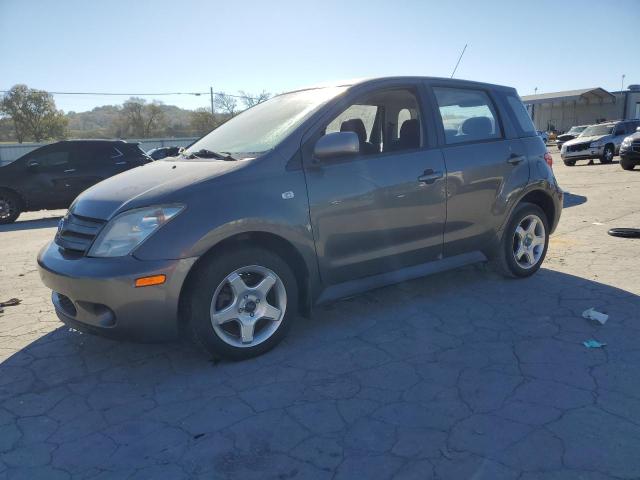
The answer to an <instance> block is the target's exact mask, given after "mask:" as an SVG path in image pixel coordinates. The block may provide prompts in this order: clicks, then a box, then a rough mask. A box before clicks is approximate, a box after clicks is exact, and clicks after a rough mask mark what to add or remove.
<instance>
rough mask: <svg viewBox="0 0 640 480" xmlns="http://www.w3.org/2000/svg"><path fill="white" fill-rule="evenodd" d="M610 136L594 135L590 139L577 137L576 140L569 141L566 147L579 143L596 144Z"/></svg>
mask: <svg viewBox="0 0 640 480" xmlns="http://www.w3.org/2000/svg"><path fill="white" fill-rule="evenodd" d="M608 136H609V135H593V136H590V137H577V138H574V139H573V140H569V141H568V142H566V143H565V145H567V146H569V145H575V144H577V143H587V142H588V143H591V142H596V141H598V140H602V139H603V138H605V137H608Z"/></svg>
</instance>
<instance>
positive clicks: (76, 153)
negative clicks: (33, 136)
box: [0, 140, 151, 224]
mask: <svg viewBox="0 0 640 480" xmlns="http://www.w3.org/2000/svg"><path fill="white" fill-rule="evenodd" d="M150 161H151V159H150V158H149V157H148V156H147V155H146V154H145V153H144V152H143V151H142V150H141V149H140V147H138V144H136V143H127V142H124V141H122V140H68V141H62V142H57V143H52V144H50V145H45V146H44V147H40V148H37V149H36V150H33V151H31V152H29V153H27V154H26V155H24V156H22V157H20V158H19V159H18V160H16V161H15V162H12V163H10V164H8V165H5V166H4V167H2V168H0V224H3V223H11V222H14V221H15V220H16V219H17V218H18V216H19V215H20V213H21V212H27V211H33V210H42V209H45V208H67V207H68V206H69V205H70V204H71V202H72V201H73V199H74V198H76V197H77V196H78V195H79V194H80V193H81V192H82V191H83V190H86V189H87V188H89V187H90V186H92V185H94V184H96V183H98V182H100V181H101V180H104V179H105V178H108V177H112V176H113V175H116V174H118V173H121V172H124V171H125V170H129V169H130V168H133V167H138V166H140V165H144V164H145V163H148V162H150Z"/></svg>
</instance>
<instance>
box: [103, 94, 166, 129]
mask: <svg viewBox="0 0 640 480" xmlns="http://www.w3.org/2000/svg"><path fill="white" fill-rule="evenodd" d="M119 117H120V118H119V119H118V121H117V122H116V125H115V131H116V135H117V136H119V137H133V138H149V137H151V136H153V135H154V134H158V133H161V131H162V129H163V128H165V127H166V117H165V114H164V111H163V110H162V103H160V102H157V101H154V102H152V103H147V102H146V100H144V99H143V98H137V97H131V98H130V99H129V100H127V101H126V102H124V104H123V105H122V108H121V109H120V113H119Z"/></svg>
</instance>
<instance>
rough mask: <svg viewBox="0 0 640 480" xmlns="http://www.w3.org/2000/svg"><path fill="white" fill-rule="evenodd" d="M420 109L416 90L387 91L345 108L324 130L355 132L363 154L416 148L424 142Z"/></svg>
mask: <svg viewBox="0 0 640 480" xmlns="http://www.w3.org/2000/svg"><path fill="white" fill-rule="evenodd" d="M419 112H420V109H419V104H418V98H417V97H416V95H415V94H414V93H413V92H412V91H410V90H407V89H392V90H383V91H380V92H376V93H373V94H369V95H367V96H366V97H365V98H364V99H362V100H361V101H358V102H357V103H355V104H353V105H351V106H350V107H348V108H347V109H345V110H344V111H343V112H342V113H340V115H338V116H337V117H335V118H334V119H333V120H332V121H331V122H330V123H329V124H328V125H327V127H326V128H325V131H324V133H325V134H326V133H333V132H354V133H355V134H356V135H358V139H359V140H360V154H361V155H362V154H363V155H371V154H377V153H387V152H392V151H393V152H398V151H403V150H412V149H416V148H420V146H421V145H422V133H421V131H422V127H421V118H420V114H419Z"/></svg>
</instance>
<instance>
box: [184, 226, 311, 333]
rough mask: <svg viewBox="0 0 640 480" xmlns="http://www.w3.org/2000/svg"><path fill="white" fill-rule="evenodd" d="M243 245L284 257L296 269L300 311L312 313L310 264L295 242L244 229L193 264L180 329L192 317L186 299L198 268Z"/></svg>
mask: <svg viewBox="0 0 640 480" xmlns="http://www.w3.org/2000/svg"><path fill="white" fill-rule="evenodd" d="M243 247H260V248H265V249H267V250H269V251H272V252H273V253H275V254H276V255H278V256H279V257H280V258H282V259H283V260H284V261H285V262H286V263H287V264H288V265H289V266H290V267H291V270H293V273H294V276H295V278H296V283H297V284H298V313H300V314H302V315H304V316H309V315H310V313H311V287H310V279H309V276H310V273H309V269H308V268H307V264H306V262H305V260H304V258H303V256H302V254H301V253H300V252H299V251H298V249H297V248H296V247H294V246H293V244H292V243H291V242H289V241H288V240H286V239H284V238H283V237H280V236H278V235H276V234H273V233H268V232H260V231H251V232H242V233H237V234H235V235H232V236H230V237H227V238H225V239H224V240H221V241H220V242H218V243H216V244H215V245H213V246H211V247H209V249H208V250H207V251H206V252H205V253H204V254H203V255H201V256H200V258H198V260H197V261H196V262H195V263H194V264H193V266H192V267H191V270H190V271H189V274H188V275H187V278H186V279H185V281H184V283H183V285H182V288H181V290H180V301H179V305H178V319H179V326H180V329H181V330H183V329H184V327H185V323H186V319H187V318H188V315H187V310H188V308H189V305H187V302H186V297H187V295H186V292H187V291H188V289H189V287H190V285H191V283H192V282H193V281H194V277H195V276H196V275H195V274H196V272H197V271H198V269H200V268H202V267H203V266H204V265H206V264H207V262H208V260H209V259H210V258H211V257H212V256H215V255H219V254H221V253H222V252H225V251H228V250H231V249H236V248H243Z"/></svg>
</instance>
